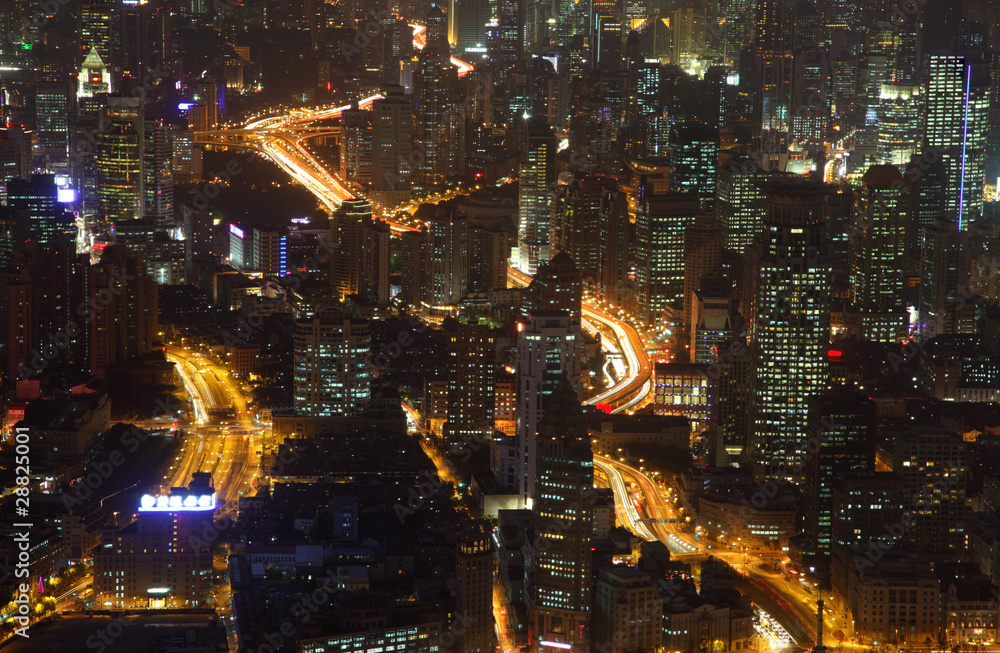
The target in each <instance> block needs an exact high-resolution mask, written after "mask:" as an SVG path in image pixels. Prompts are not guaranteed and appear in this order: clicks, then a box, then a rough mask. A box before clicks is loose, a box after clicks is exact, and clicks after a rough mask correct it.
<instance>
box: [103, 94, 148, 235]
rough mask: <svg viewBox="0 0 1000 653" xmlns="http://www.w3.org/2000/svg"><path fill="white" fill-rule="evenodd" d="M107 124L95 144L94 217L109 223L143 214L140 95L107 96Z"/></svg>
mask: <svg viewBox="0 0 1000 653" xmlns="http://www.w3.org/2000/svg"><path fill="white" fill-rule="evenodd" d="M101 120H102V124H103V125H106V126H107V129H106V130H105V131H103V132H102V133H101V134H100V136H99V137H98V143H97V217H98V218H100V219H102V220H106V221H108V222H115V221H118V220H137V219H139V218H142V216H143V200H144V198H145V192H144V188H143V187H144V183H143V181H144V180H143V160H144V158H145V155H144V152H143V140H144V139H143V135H144V131H145V125H144V124H143V105H142V98H140V97H125V96H121V97H118V96H110V95H109V96H108V98H107V104H106V105H105V106H103V107H101Z"/></svg>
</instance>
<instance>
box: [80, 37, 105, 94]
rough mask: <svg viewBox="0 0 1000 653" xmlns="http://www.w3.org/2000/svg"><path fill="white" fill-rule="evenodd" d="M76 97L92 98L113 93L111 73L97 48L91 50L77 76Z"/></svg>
mask: <svg viewBox="0 0 1000 653" xmlns="http://www.w3.org/2000/svg"><path fill="white" fill-rule="evenodd" d="M77 80H78V82H77V90H76V97H77V98H78V99H79V98H92V97H94V96H95V95H99V94H101V93H110V92H111V71H110V70H108V67H107V65H106V64H105V62H104V60H102V59H101V55H100V53H99V52H98V50H97V48H96V47H93V48H91V49H90V52H89V53H87V56H86V58H85V59H84V60H83V65H82V66H80V72H79V75H78V76H77Z"/></svg>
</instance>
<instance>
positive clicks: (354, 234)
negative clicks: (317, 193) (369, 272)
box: [330, 198, 372, 299]
mask: <svg viewBox="0 0 1000 653" xmlns="http://www.w3.org/2000/svg"><path fill="white" fill-rule="evenodd" d="M371 222H372V207H371V205H370V204H369V203H368V201H367V200H363V199H358V198H352V199H348V200H344V201H343V202H341V204H340V207H339V208H338V209H337V210H336V211H335V212H334V214H333V216H332V217H331V218H330V242H331V245H332V247H333V256H331V257H330V284H331V285H332V286H333V287H334V288H335V289H336V290H337V292H338V293H339V294H340V297H341V299H343V298H344V297H346V296H347V295H355V294H357V293H358V292H360V290H361V274H362V265H361V264H362V255H363V252H362V237H363V235H364V233H363V232H364V228H365V227H366V226H368V225H370V224H371Z"/></svg>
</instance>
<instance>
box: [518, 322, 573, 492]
mask: <svg viewBox="0 0 1000 653" xmlns="http://www.w3.org/2000/svg"><path fill="white" fill-rule="evenodd" d="M518 328H519V334H518V347H517V350H518V357H519V365H518V370H517V383H518V393H517V422H518V423H517V437H516V449H517V478H518V488H517V492H518V495H519V500H518V501H519V503H520V505H521V506H522V507H526V508H531V506H532V504H533V502H534V501H535V500H536V499H537V497H538V493H537V492H536V487H535V480H536V477H535V475H536V472H537V471H538V469H537V465H538V437H537V434H538V430H539V422H540V420H541V418H542V415H543V413H544V411H545V409H546V406H547V405H548V399H549V397H550V396H551V395H552V393H554V392H555V390H556V388H557V387H558V385H559V379H560V378H561V377H562V375H564V374H565V375H566V376H567V377H568V378H569V380H570V382H571V383H572V384H573V386H574V387H576V388H577V390H578V392H579V391H581V390H582V388H581V385H582V382H583V380H582V379H581V368H582V361H581V360H580V346H581V341H580V337H581V336H580V328H579V326H577V325H575V324H574V323H573V322H572V320H571V319H570V316H569V314H568V313H566V312H565V311H537V312H535V313H532V314H530V315H529V316H528V323H527V324H526V325H524V326H523V328H522V327H518Z"/></svg>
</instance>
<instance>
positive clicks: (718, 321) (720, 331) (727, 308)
mask: <svg viewBox="0 0 1000 653" xmlns="http://www.w3.org/2000/svg"><path fill="white" fill-rule="evenodd" d="M689 320H690V321H689V322H688V326H687V331H688V350H689V352H690V356H689V360H690V362H692V363H698V364H708V363H714V362H715V360H716V356H717V355H718V354H717V352H719V351H721V350H722V348H724V347H725V344H726V343H728V342H729V341H730V340H731V339H732V338H733V336H734V335H735V334H734V325H733V296H732V284H730V283H729V279H727V278H726V277H723V276H705V277H702V278H701V279H700V280H699V282H698V289H697V290H695V291H692V293H691V312H690V318H689Z"/></svg>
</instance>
